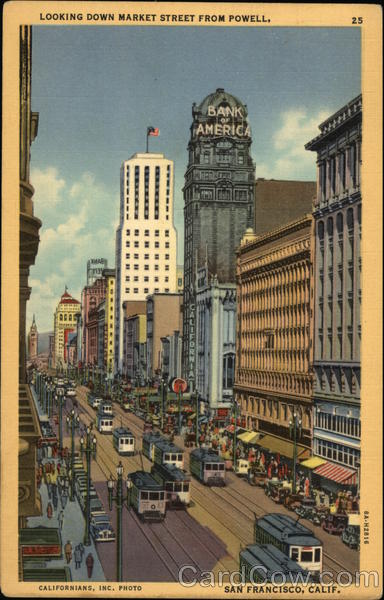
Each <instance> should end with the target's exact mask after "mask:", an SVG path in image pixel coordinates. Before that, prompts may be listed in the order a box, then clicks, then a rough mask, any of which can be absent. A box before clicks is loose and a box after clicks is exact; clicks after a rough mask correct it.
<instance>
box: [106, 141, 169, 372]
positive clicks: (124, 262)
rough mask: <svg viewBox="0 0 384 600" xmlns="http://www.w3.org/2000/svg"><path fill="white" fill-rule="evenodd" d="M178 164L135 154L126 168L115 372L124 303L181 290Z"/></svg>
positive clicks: (118, 241)
mask: <svg viewBox="0 0 384 600" xmlns="http://www.w3.org/2000/svg"><path fill="white" fill-rule="evenodd" d="M176 258H177V238H176V230H175V228H174V226H173V162H172V161H171V160H168V159H166V158H164V155H163V154H152V153H149V152H147V153H143V154H134V155H133V156H132V157H131V158H130V159H129V160H127V161H125V162H124V163H123V164H122V166H121V171H120V222H119V226H118V228H117V231H116V310H115V315H116V325H115V371H118V370H120V371H121V369H122V357H123V329H124V315H123V302H125V301H127V300H128V301H130V300H145V299H146V297H147V296H148V294H153V293H155V292H162V293H167V292H170V293H173V292H176V287H177V285H176V262H177V260H176Z"/></svg>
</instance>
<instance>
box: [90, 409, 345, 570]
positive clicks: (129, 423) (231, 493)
mask: <svg viewBox="0 0 384 600" xmlns="http://www.w3.org/2000/svg"><path fill="white" fill-rule="evenodd" d="M84 401H85V402H86V399H84ZM81 406H82V408H83V409H84V410H85V413H86V414H87V415H88V416H89V417H90V418H91V420H92V421H93V420H94V414H93V412H92V413H90V412H89V410H92V411H93V409H91V408H90V407H88V405H87V406H86V407H84V405H83V404H81ZM115 406H116V408H117V411H118V414H119V417H120V418H121V417H123V418H124V420H126V426H127V427H129V428H134V429H136V431H137V434H138V435H139V438H140V441H142V436H143V434H144V432H143V430H142V428H141V427H140V426H139V425H138V424H137V423H135V422H134V421H133V420H129V418H128V417H129V415H133V414H134V413H128V414H126V413H125V412H124V411H123V410H122V409H121V407H120V406H118V405H116V404H115ZM111 444H112V440H111ZM112 446H113V444H112ZM104 452H106V451H105V450H104ZM107 456H108V455H107ZM108 458H109V460H111V459H110V457H109V456H108ZM129 458H130V459H134V461H135V462H136V463H138V464H139V463H140V459H139V457H138V456H137V455H134V456H131V457H129ZM189 459H190V457H189V453H188V452H186V451H185V449H184V464H185V466H189ZM103 462H104V464H105V465H106V462H105V461H104V460H103ZM106 466H107V465H106ZM139 466H141V465H139ZM100 468H101V467H100ZM101 470H102V471H103V469H102V468H101ZM194 484H195V482H194ZM203 489H204V488H203V487H202V489H198V488H197V487H196V486H195V485H194V486H193V487H192V490H193V491H194V492H196V491H197V493H198V494H201V495H203V496H204V492H203V491H202V490H203ZM204 491H208V490H204ZM209 491H210V492H212V493H213V494H214V495H215V496H216V497H217V498H221V500H223V501H224V502H227V503H228V504H230V505H231V506H232V507H233V508H234V509H235V510H236V511H238V512H239V513H240V515H242V517H243V518H244V519H246V520H251V521H252V520H253V518H254V516H255V515H256V516H257V517H259V516H262V515H264V514H266V511H265V509H264V508H263V507H262V506H261V505H260V504H258V503H257V502H255V501H254V499H253V498H250V497H249V496H247V495H246V494H243V493H242V492H241V491H239V490H236V489H230V488H225V489H223V490H221V491H222V492H224V493H227V494H228V495H229V496H232V498H233V499H234V500H236V502H238V503H239V504H242V505H243V506H244V507H245V508H246V510H248V511H249V512H251V513H252V515H253V517H248V516H247V515H245V514H244V511H243V510H242V509H241V508H239V507H238V506H236V505H235V504H234V503H233V502H230V501H229V500H226V499H225V498H224V497H223V496H222V495H220V494H219V493H218V491H217V490H215V489H214V488H209ZM235 494H236V495H238V496H240V497H241V498H244V499H246V500H247V502H251V503H252V504H253V505H255V506H256V507H257V508H259V509H261V511H262V513H261V514H256V511H252V510H251V509H250V508H249V507H248V506H247V505H246V504H245V502H244V501H243V500H241V499H238V498H236V496H235ZM191 496H192V499H193V501H194V502H196V503H197V504H198V505H199V506H201V507H202V508H203V510H205V511H206V512H207V513H208V514H210V515H211V516H212V517H213V518H214V519H215V520H216V521H217V522H218V523H220V524H221V525H222V526H224V528H225V529H227V530H228V531H229V532H230V533H231V535H233V536H234V537H235V538H237V539H238V540H239V542H240V543H241V544H246V545H247V544H249V543H252V540H251V542H249V541H246V540H245V539H244V538H243V537H242V536H241V535H240V534H237V533H235V531H234V530H232V529H231V528H230V527H228V525H227V524H226V523H225V522H223V521H222V520H220V519H219V518H218V514H217V513H214V512H212V511H210V510H208V508H207V506H206V504H203V502H202V501H200V500H197V498H195V497H193V495H192V494H191ZM206 498H207V495H206ZM207 500H208V501H209V498H207ZM216 506H218V505H217V503H216ZM221 512H226V511H223V510H222V511H221ZM226 514H227V515H228V513H227V512H226ZM231 518H232V517H231ZM239 529H243V530H244V527H243V526H241V525H239ZM166 530H167V531H169V530H168V529H167V528H166ZM190 531H191V532H192V530H191V529H190ZM192 533H193V534H194V535H195V536H196V534H195V533H194V532H192ZM314 533H315V532H314ZM171 535H172V534H171ZM219 539H220V538H219ZM159 541H160V540H159ZM212 554H213V553H212ZM213 555H214V554H213ZM228 555H229V556H232V558H235V559H237V557H234V556H233V555H231V554H230V553H229V552H228ZM323 557H324V558H326V559H327V560H326V561H324V563H325V564H329V562H333V563H334V564H336V565H337V566H338V567H340V568H341V569H342V570H344V571H348V569H347V568H346V567H345V566H344V565H343V564H342V563H341V562H340V561H338V560H337V559H335V558H334V557H332V556H331V555H330V554H328V553H327V552H325V551H324V549H323ZM191 560H192V559H191ZM331 568H332V567H331ZM333 570H334V569H333Z"/></svg>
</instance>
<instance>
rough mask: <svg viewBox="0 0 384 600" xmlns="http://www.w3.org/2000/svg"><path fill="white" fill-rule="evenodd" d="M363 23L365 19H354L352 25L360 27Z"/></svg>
mask: <svg viewBox="0 0 384 600" xmlns="http://www.w3.org/2000/svg"><path fill="white" fill-rule="evenodd" d="M362 22H363V17H352V25H358V24H359V25H360V24H361V23H362Z"/></svg>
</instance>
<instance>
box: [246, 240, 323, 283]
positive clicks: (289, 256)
mask: <svg viewBox="0 0 384 600" xmlns="http://www.w3.org/2000/svg"><path fill="white" fill-rule="evenodd" d="M247 250H248V247H247ZM310 251H311V242H310V238H309V236H308V237H307V238H303V239H302V240H299V241H295V242H293V243H292V244H289V245H284V246H283V247H281V248H277V249H276V250H269V251H266V252H264V253H263V254H262V255H259V256H257V257H251V258H249V259H248V260H241V258H240V260H239V263H238V273H237V274H238V276H239V277H241V276H242V275H251V274H254V273H255V271H257V270H259V271H264V270H268V269H271V268H276V263H281V264H286V263H287V262H293V260H295V261H298V260H303V259H308V257H309V254H310Z"/></svg>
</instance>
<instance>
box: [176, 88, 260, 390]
mask: <svg viewBox="0 0 384 600" xmlns="http://www.w3.org/2000/svg"><path fill="white" fill-rule="evenodd" d="M192 117H193V121H192V125H191V127H190V132H191V135H190V140H189V144H188V153H189V160H188V166H187V170H186V172H185V185H184V189H183V192H184V229H185V242H184V309H183V315H184V317H183V318H184V322H183V373H184V376H185V377H186V378H187V379H188V380H189V381H194V379H195V368H194V360H195V359H194V354H195V324H194V323H195V316H194V315H195V289H196V273H197V269H198V268H199V267H201V266H203V265H205V264H206V265H207V268H208V273H209V274H210V275H214V276H216V277H217V281H218V282H219V283H234V282H235V272H236V254H235V252H236V248H237V246H238V245H239V244H240V240H241V238H242V236H243V234H244V232H245V230H246V229H247V228H248V227H254V185H255V165H254V163H253V161H252V158H251V155H250V147H251V143H252V139H251V132H250V128H249V125H248V120H247V117H248V111H247V107H246V105H245V104H243V103H242V102H240V100H239V99H238V98H236V97H235V96H233V95H231V94H228V93H227V92H225V90H224V89H222V88H219V89H217V90H216V92H214V93H213V94H209V95H208V96H207V97H206V98H205V99H204V100H203V101H202V102H201V104H199V105H198V106H197V105H196V104H193V106H192Z"/></svg>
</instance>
